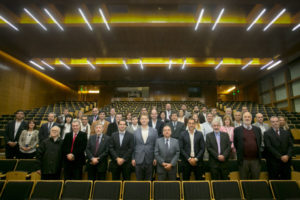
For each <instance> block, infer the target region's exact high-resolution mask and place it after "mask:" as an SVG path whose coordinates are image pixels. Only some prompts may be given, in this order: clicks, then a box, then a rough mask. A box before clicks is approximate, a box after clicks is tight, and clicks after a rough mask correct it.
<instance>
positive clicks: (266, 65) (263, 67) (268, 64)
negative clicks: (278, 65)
mask: <svg viewBox="0 0 300 200" xmlns="http://www.w3.org/2000/svg"><path fill="white" fill-rule="evenodd" d="M273 62H274V60H271V61H270V62H268V63H267V64H265V65H264V66H262V67H261V68H260V70H264V69H266V68H267V67H268V66H270V65H271V64H272V63H273Z"/></svg>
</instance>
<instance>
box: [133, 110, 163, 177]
mask: <svg viewBox="0 0 300 200" xmlns="http://www.w3.org/2000/svg"><path fill="white" fill-rule="evenodd" d="M140 121H141V127H140V128H138V129H137V130H136V131H135V132H134V151H133V154H132V166H135V173H136V179H137V180H151V179H152V170H153V165H154V166H155V165H156V160H155V159H154V148H155V142H156V139H157V137H158V135H157V131H156V129H154V128H152V127H149V126H148V123H149V117H148V115H142V116H141V119H140Z"/></svg>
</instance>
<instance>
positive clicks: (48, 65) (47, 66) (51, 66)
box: [41, 60, 54, 70]
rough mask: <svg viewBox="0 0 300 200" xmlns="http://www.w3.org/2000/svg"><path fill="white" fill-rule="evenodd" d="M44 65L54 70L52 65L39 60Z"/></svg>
mask: <svg viewBox="0 0 300 200" xmlns="http://www.w3.org/2000/svg"><path fill="white" fill-rule="evenodd" d="M41 62H42V63H43V64H44V65H46V66H47V67H49V68H50V69H52V70H54V67H52V66H51V65H49V64H48V63H46V62H45V61H43V60H42V61H41Z"/></svg>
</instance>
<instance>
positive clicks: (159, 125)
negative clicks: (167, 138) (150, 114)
mask: <svg viewBox="0 0 300 200" xmlns="http://www.w3.org/2000/svg"><path fill="white" fill-rule="evenodd" d="M148 125H149V126H150V127H152V128H155V129H156V130H157V133H158V137H162V136H163V135H162V130H163V128H164V125H165V123H164V122H162V121H161V120H159V119H157V121H156V126H155V127H153V125H152V119H150V120H149V123H148Z"/></svg>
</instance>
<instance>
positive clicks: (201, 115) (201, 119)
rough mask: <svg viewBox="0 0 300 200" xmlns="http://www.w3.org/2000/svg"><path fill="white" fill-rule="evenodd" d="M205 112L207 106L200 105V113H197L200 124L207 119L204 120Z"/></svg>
mask: <svg viewBox="0 0 300 200" xmlns="http://www.w3.org/2000/svg"><path fill="white" fill-rule="evenodd" d="M198 110H199V109H198ZM197 114H198V113H197ZM206 114H207V107H206V106H202V110H201V113H199V121H200V123H201V124H202V123H204V122H206V121H207V120H206Z"/></svg>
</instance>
